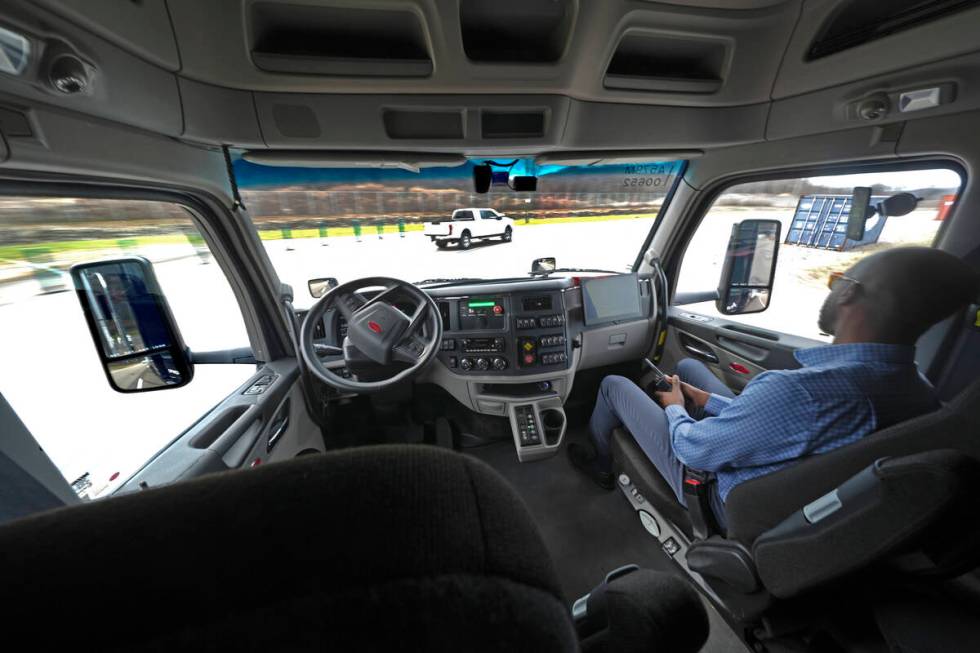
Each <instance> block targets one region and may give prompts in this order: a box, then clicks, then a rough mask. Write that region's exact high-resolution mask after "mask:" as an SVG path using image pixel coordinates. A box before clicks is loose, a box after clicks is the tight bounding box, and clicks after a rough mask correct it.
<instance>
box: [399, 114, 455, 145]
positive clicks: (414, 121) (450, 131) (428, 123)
mask: <svg viewBox="0 0 980 653" xmlns="http://www.w3.org/2000/svg"><path fill="white" fill-rule="evenodd" d="M383 117H384V126H385V133H386V134H387V135H388V138H394V139H399V140H403V139H420V140H422V139H430V138H431V139H446V138H455V139H459V138H463V112H462V111H460V110H455V111H426V110H401V109H389V110H386V111H384V113H383Z"/></svg>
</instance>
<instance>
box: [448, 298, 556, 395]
mask: <svg viewBox="0 0 980 653" xmlns="http://www.w3.org/2000/svg"><path fill="white" fill-rule="evenodd" d="M434 299H436V303H437V304H438V305H439V310H440V312H441V313H442V314H443V315H446V314H448V315H449V318H450V320H449V323H448V324H445V325H444V326H443V340H442V347H441V350H440V352H439V354H438V358H439V360H440V361H441V362H442V363H443V365H445V366H446V367H448V368H449V369H451V370H453V371H454V372H456V373H459V374H467V373H473V374H480V375H486V374H490V375H501V376H519V375H522V374H540V373H541V372H548V371H557V370H565V369H568V362H569V359H570V356H571V351H570V346H571V345H570V340H569V338H568V332H567V325H566V322H567V312H566V310H565V303H564V297H563V294H562V291H561V290H557V289H544V288H542V289H540V290H529V291H524V292H507V293H494V294H489V295H487V294H481V295H458V296H452V297H435V298H434Z"/></svg>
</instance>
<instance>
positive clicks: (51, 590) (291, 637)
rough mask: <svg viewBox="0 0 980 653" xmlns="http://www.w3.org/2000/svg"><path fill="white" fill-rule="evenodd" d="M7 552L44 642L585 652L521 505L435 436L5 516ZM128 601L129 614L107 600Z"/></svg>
mask: <svg viewBox="0 0 980 653" xmlns="http://www.w3.org/2000/svg"><path fill="white" fill-rule="evenodd" d="M0 551H2V552H3V553H2V555H0V575H2V577H3V578H4V591H5V593H6V595H7V597H8V600H7V601H6V602H5V603H6V604H7V605H8V608H7V612H6V614H5V623H6V624H8V625H9V627H10V629H8V632H7V636H8V637H12V638H14V639H15V640H19V639H20V637H18V635H22V636H24V637H29V639H25V640H23V641H31V642H35V643H37V644H39V647H40V648H41V649H42V650H54V649H55V648H56V647H65V646H72V645H77V643H78V642H86V645H87V646H92V647H93V648H97V649H100V650H105V649H113V648H120V649H122V648H125V649H127V650H145V649H160V650H163V649H166V650H178V649H182V648H194V649H198V650H201V649H209V648H212V649H221V650H230V649H236V650H242V649H244V650H259V649H261V650H270V649H276V650H285V649H289V650H312V649H316V650H324V649H331V648H338V647H339V648H341V649H343V648H358V650H379V649H385V650H394V649H399V650H405V649H412V648H420V649H423V648H424V649H427V650H507V649H512V648H514V647H515V646H516V645H517V644H518V643H520V645H521V646H523V645H525V643H526V642H532V643H533V645H534V646H535V647H539V650H554V651H564V650H573V649H574V648H575V646H576V638H575V633H574V628H573V626H572V624H571V619H570V617H569V615H568V613H567V607H566V606H565V601H564V598H563V597H562V594H561V591H560V589H559V585H558V581H557V578H556V575H555V572H554V570H553V567H552V563H551V559H550V557H549V555H548V552H547V550H546V549H545V546H544V543H543V541H542V539H541V537H540V535H539V533H538V531H537V528H536V526H535V524H534V522H533V521H532V519H531V517H530V515H529V513H528V511H527V509H526V508H525V506H524V504H523V502H522V501H521V499H520V498H519V497H518V496H517V495H516V493H515V492H514V491H513V489H511V487H510V486H509V485H508V484H507V483H506V482H505V481H504V480H503V479H502V478H501V477H500V476H499V475H498V474H497V473H496V472H494V471H493V470H491V469H490V468H489V467H487V466H486V465H484V464H482V463H480V462H479V461H476V460H475V459H472V458H470V457H467V456H462V455H459V454H454V453H450V452H446V451H444V450H439V449H435V448H431V447H422V446H384V447H366V448H360V449H349V450H345V451H340V452H336V453H330V454H326V455H315V456H304V457H302V458H299V459H296V460H293V461H290V462H286V463H278V464H272V465H268V466H262V467H260V468H256V469H254V470H246V471H236V472H226V473H223V474H218V475H212V476H207V477H203V478H201V479H198V480H194V481H190V482H187V483H178V484H175V485H172V486H169V487H164V488H159V489H151V490H147V491H144V492H141V493H137V494H130V495H126V496H120V497H115V498H110V499H107V500H100V501H97V502H94V503H90V504H86V505H82V506H77V507H70V508H62V509H58V510H54V511H50V512H46V513H40V514H37V515H34V516H31V517H28V518H25V519H21V520H18V521H14V522H11V523H9V524H6V525H4V526H3V527H0ZM121 604H126V605H128V606H129V607H128V609H127V610H126V614H125V616H124V617H123V616H122V615H121V614H117V613H115V612H114V610H112V609H108V608H109V607H110V606H119V605H121ZM42 615H43V620H44V622H45V623H47V624H48V626H47V627H43V628H40V629H38V628H36V623H37V620H38V619H39V618H40V617H41V616H42ZM17 631H20V632H17Z"/></svg>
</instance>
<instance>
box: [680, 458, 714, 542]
mask: <svg viewBox="0 0 980 653" xmlns="http://www.w3.org/2000/svg"><path fill="white" fill-rule="evenodd" d="M714 482H715V477H714V475H713V474H711V473H709V472H702V471H700V470H697V469H688V468H687V467H685V468H684V481H683V484H684V501H685V502H686V503H687V512H688V514H689V515H690V517H691V530H692V532H693V534H694V537H695V539H698V540H703V539H706V538H708V537H709V536H710V535H712V534H714V533H717V532H718V525H717V523H716V520H715V516H714V513H713V512H712V511H711V485H712V484H713V483H714Z"/></svg>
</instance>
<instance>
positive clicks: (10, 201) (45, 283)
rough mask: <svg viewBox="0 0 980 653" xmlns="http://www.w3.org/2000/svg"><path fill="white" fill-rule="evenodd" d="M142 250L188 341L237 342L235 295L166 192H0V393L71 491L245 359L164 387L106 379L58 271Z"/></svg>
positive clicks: (226, 386) (135, 456) (147, 448)
mask: <svg viewBox="0 0 980 653" xmlns="http://www.w3.org/2000/svg"><path fill="white" fill-rule="evenodd" d="M132 255H138V256H143V257H145V258H147V259H149V260H150V261H151V263H152V264H153V266H154V270H155V272H156V275H157V277H158V279H159V281H160V285H161V286H162V288H163V291H164V293H165V295H166V298H167V301H168V303H169V304H170V308H171V310H172V311H173V314H174V318H175V320H176V322H177V324H178V326H179V328H180V330H181V333H182V335H183V336H184V340H185V342H186V344H187V346H188V347H189V348H190V349H191V350H192V351H206V350H216V349H227V348H232V347H241V346H248V344H249V339H248V334H247V333H246V330H245V323H244V320H243V319H242V314H241V310H240V308H239V305H238V302H237V300H236V299H235V296H234V294H233V293H232V290H231V287H230V285H229V284H228V280H227V278H226V277H225V275H224V273H223V272H222V271H221V269H220V268H219V267H218V265H217V264H216V263H215V262H214V260H213V259H212V257H211V253H210V251H209V250H208V247H207V244H206V243H205V242H204V239H203V237H202V236H201V234H200V232H199V231H198V229H197V228H196V226H195V225H194V222H193V221H192V220H191V216H190V213H189V212H188V210H187V209H185V208H183V207H181V206H179V205H177V204H171V203H167V202H149V201H137V200H100V199H82V198H66V197H58V198H34V197H0V324H2V325H3V337H2V338H0V361H2V363H0V392H2V393H3V395H4V397H6V399H7V401H8V402H9V403H10V405H11V406H12V407H13V409H14V410H15V411H16V412H17V414H18V416H19V417H20V419H21V420H22V421H23V422H24V424H25V425H26V426H27V428H28V429H30V431H31V433H32V434H33V436H34V437H35V439H36V440H37V441H38V443H39V444H40V445H41V447H42V448H43V449H44V451H45V452H46V453H47V455H48V456H49V457H50V458H51V460H52V461H53V462H54V464H55V465H56V466H57V467H58V469H59V470H60V471H61V473H62V474H63V475H64V477H65V479H66V480H67V481H68V482H69V483H70V484H73V485H74V487H75V489H76V492H78V493H79V494H80V495H83V496H87V497H89V498H95V497H98V496H103V495H105V494H107V493H108V492H111V491H112V490H113V489H115V488H116V487H118V486H119V485H120V484H122V483H123V482H125V481H126V480H127V479H128V478H129V477H130V476H131V475H132V474H133V473H134V472H136V471H138V470H139V468H140V467H142V466H143V464H144V463H146V462H147V461H148V460H150V459H151V458H152V457H153V456H154V455H155V454H156V453H157V452H159V451H160V450H161V449H163V448H164V447H166V446H167V445H168V444H169V443H170V442H172V441H173V440H174V439H175V438H176V437H177V436H179V435H180V433H181V432H183V431H184V430H186V429H187V428H188V427H190V426H191V425H192V424H193V423H194V422H195V421H197V420H198V419H199V418H200V417H201V416H202V415H203V414H204V413H206V412H207V411H208V410H210V409H211V408H212V407H214V406H215V405H216V404H217V403H219V402H220V401H221V400H222V399H224V398H225V397H226V396H228V395H229V394H230V393H231V392H233V391H234V390H235V389H236V388H237V387H238V386H239V385H240V384H241V383H243V382H244V381H245V380H246V379H247V378H248V377H249V376H250V375H251V374H253V373H254V370H255V366H254V365H197V366H196V368H195V373H194V379H193V380H192V381H191V383H190V384H188V385H187V386H184V387H182V388H178V389H173V390H167V391H166V392H148V393H145V394H121V393H118V392H116V391H114V390H113V389H112V388H111V387H110V386H109V383H108V382H107V380H106V378H105V375H104V373H103V371H102V367H101V365H100V363H99V358H98V354H97V353H96V349H95V347H94V345H93V343H92V339H91V336H90V334H89V330H88V327H87V325H86V322H85V318H84V315H83V313H82V309H81V307H80V305H79V302H78V299H77V298H76V296H75V292H74V291H73V288H72V281H71V278H70V277H69V275H68V270H69V268H70V267H71V266H72V265H74V264H75V263H82V262H90V261H96V260H100V259H107V258H115V257H119V256H132Z"/></svg>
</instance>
